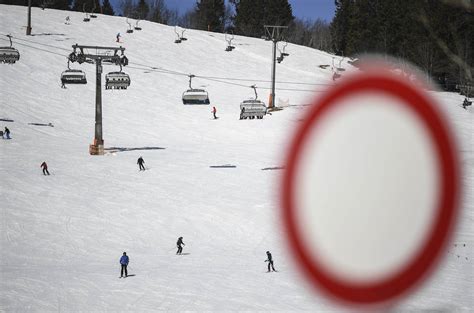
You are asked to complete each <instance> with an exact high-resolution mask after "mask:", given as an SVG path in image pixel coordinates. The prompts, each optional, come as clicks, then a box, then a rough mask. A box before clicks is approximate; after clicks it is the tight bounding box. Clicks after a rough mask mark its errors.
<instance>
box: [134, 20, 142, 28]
mask: <svg viewBox="0 0 474 313" xmlns="http://www.w3.org/2000/svg"><path fill="white" fill-rule="evenodd" d="M138 22H140V20H137V22H136V23H135V27H134V28H135V30H142V28H141V27H140V26H138Z"/></svg>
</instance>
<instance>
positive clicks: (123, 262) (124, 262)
mask: <svg viewBox="0 0 474 313" xmlns="http://www.w3.org/2000/svg"><path fill="white" fill-rule="evenodd" d="M128 261H129V259H128V255H127V252H124V253H123V255H122V257H121V258H120V265H121V266H122V269H121V270H120V278H122V277H123V273H124V272H125V277H127V276H128V272H127V266H128Z"/></svg>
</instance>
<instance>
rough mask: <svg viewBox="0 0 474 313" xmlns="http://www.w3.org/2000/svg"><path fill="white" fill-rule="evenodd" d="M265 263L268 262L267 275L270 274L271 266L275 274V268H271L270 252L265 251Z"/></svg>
mask: <svg viewBox="0 0 474 313" xmlns="http://www.w3.org/2000/svg"><path fill="white" fill-rule="evenodd" d="M265 262H268V271H267V273H268V272H270V266H271V268H272V270H273V271H274V272H276V270H275V267H273V259H272V254H271V253H270V251H267V259H266V260H265Z"/></svg>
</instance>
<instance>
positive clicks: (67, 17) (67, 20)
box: [64, 16, 70, 25]
mask: <svg viewBox="0 0 474 313" xmlns="http://www.w3.org/2000/svg"><path fill="white" fill-rule="evenodd" d="M69 21H70V18H69V16H66V23H64V24H66V25H69Z"/></svg>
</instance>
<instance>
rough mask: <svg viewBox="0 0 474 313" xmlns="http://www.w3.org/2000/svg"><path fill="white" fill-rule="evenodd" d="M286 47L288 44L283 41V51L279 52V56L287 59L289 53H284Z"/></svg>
mask: <svg viewBox="0 0 474 313" xmlns="http://www.w3.org/2000/svg"><path fill="white" fill-rule="evenodd" d="M286 46H288V42H286V41H285V44H284V45H283V51H282V52H280V54H281V55H282V56H283V57H288V56H290V54H289V53H287V52H285V49H286Z"/></svg>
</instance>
